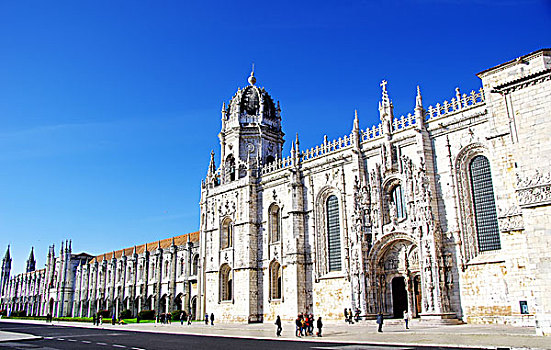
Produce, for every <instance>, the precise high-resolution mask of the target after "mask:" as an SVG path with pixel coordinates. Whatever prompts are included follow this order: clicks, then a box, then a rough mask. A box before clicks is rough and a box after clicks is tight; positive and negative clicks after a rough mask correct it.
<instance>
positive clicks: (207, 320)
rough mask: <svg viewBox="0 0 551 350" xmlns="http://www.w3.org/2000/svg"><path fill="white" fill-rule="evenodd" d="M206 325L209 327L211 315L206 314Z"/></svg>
mask: <svg viewBox="0 0 551 350" xmlns="http://www.w3.org/2000/svg"><path fill="white" fill-rule="evenodd" d="M205 324H206V325H207V326H208V325H209V314H205Z"/></svg>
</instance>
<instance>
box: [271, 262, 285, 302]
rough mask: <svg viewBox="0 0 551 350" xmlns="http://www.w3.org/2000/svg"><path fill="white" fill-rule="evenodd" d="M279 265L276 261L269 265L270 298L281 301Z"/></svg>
mask: <svg viewBox="0 0 551 350" xmlns="http://www.w3.org/2000/svg"><path fill="white" fill-rule="evenodd" d="M281 272H282V270H281V265H280V264H279V263H278V262H277V261H273V262H272V263H271V264H270V297H271V298H272V299H281V296H282V293H281V287H282V285H281V283H282V281H281V277H282V276H281V275H282V273H281Z"/></svg>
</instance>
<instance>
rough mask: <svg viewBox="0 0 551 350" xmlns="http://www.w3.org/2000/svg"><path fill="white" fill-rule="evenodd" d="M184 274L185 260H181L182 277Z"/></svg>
mask: <svg viewBox="0 0 551 350" xmlns="http://www.w3.org/2000/svg"><path fill="white" fill-rule="evenodd" d="M183 274H184V259H183V258H182V259H180V275H183Z"/></svg>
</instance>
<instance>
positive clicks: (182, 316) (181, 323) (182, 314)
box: [180, 312, 184, 326]
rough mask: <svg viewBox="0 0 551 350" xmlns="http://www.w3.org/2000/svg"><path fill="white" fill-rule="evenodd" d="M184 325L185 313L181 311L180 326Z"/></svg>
mask: <svg viewBox="0 0 551 350" xmlns="http://www.w3.org/2000/svg"><path fill="white" fill-rule="evenodd" d="M183 325H184V313H183V312H180V326H183Z"/></svg>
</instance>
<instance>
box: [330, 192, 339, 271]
mask: <svg viewBox="0 0 551 350" xmlns="http://www.w3.org/2000/svg"><path fill="white" fill-rule="evenodd" d="M326 212H327V252H328V266H329V272H331V271H340V270H341V225H340V219H339V200H338V199H337V197H336V196H334V195H332V196H329V198H327V202H326Z"/></svg>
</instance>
